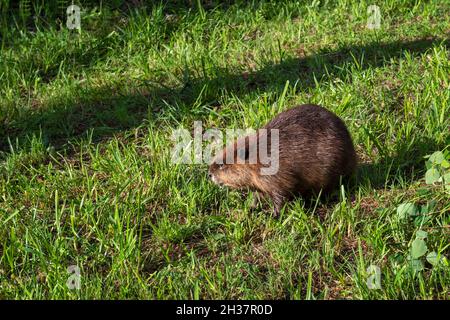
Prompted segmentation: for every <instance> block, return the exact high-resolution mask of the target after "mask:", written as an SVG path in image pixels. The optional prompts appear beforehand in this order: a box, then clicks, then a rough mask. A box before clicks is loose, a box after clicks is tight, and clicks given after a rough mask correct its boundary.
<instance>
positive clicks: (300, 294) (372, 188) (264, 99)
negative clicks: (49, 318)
mask: <svg viewBox="0 0 450 320" xmlns="http://www.w3.org/2000/svg"><path fill="white" fill-rule="evenodd" d="M8 3H9V1H3V2H2V4H0V13H1V14H2V19H1V25H0V27H1V28H2V32H1V36H0V39H1V44H2V45H1V48H0V61H1V63H0V221H1V223H0V298H8V299H10V298H20V299H31V298H33V299H48V298H55V299H56V298H58V299H93V298H95V299H98V298H105V299H117V298H124V299H133V298H141V299H191V298H192V299H199V298H202V299H216V298H226V299H228V298H239V299H241V298H242V299H250V298H251V299H263V298H265V299H336V298H338V299H339V298H341V299H342V298H350V299H448V298H449V297H450V296H449V284H450V271H449V265H448V260H447V259H448V258H449V257H450V254H449V251H450V250H449V247H450V244H449V243H450V241H449V240H450V214H449V213H450V203H449V201H448V199H449V191H448V188H447V189H446V188H445V186H444V185H443V184H442V183H440V182H436V183H427V180H426V179H425V178H424V177H425V173H426V170H427V168H426V159H425V158H424V156H426V155H430V154H432V153H433V152H435V151H443V152H444V155H445V156H448V151H450V148H449V145H450V130H449V129H450V120H449V119H450V117H449V115H450V106H449V102H450V90H449V89H450V78H449V74H450V62H449V52H450V51H449V50H450V49H449V34H450V15H449V14H448V8H449V3H448V2H447V1H426V2H424V1H407V0H403V1H393V0H387V1H376V4H377V6H378V7H379V9H380V17H381V20H380V22H381V23H380V28H379V29H370V28H368V27H367V22H368V19H371V17H370V16H371V15H372V13H370V12H369V13H368V6H369V5H371V4H372V3H371V2H366V1H354V2H353V1H345V0H338V1H320V2H319V1H276V2H273V1H272V2H266V1H253V2H248V3H247V2H246V1H242V2H239V1H227V2H222V3H221V4H218V3H219V2H218V1H176V2H173V3H172V4H170V5H165V6H161V5H151V4H147V5H145V4H142V3H141V1H134V2H133V5H126V4H125V3H126V2H125V1H114V2H111V3H115V5H114V6H113V5H110V6H106V5H104V4H103V5H101V6H98V5H97V6H96V5H94V4H92V3H91V2H89V1H82V3H79V5H80V7H81V23H80V29H79V30H77V29H73V30H70V29H68V28H67V26H66V23H65V22H66V19H67V17H66V12H65V8H60V7H56V6H52V1H49V2H47V1H46V2H45V3H46V4H45V5H44V4H43V2H42V1H36V2H33V3H37V4H33V5H31V4H30V5H29V8H28V9H27V8H25V9H23V8H22V9H20V8H19V7H17V6H16V5H14V4H13V2H11V3H10V4H9V7H8ZM149 3H150V2H149ZM27 10H28V11H27ZM301 103H316V104H321V105H323V106H325V107H327V108H328V109H330V110H332V111H333V112H335V113H336V114H337V115H339V116H340V117H341V118H342V119H343V120H344V121H345V123H346V124H347V126H348V128H349V131H350V132H351V134H352V137H353V139H354V142H355V146H356V149H357V152H358V156H359V158H360V165H359V168H358V172H357V173H356V175H355V177H353V179H352V180H351V181H350V182H348V183H346V184H344V185H342V187H341V188H340V189H339V190H338V191H337V192H336V193H335V195H334V196H332V197H327V198H323V197H320V198H318V199H316V201H314V203H307V202H305V201H304V200H303V199H301V198H299V199H296V200H295V201H293V202H291V203H290V204H289V205H288V206H287V207H285V209H284V211H283V212H282V214H281V216H280V217H279V218H273V217H272V216H271V215H270V213H271V211H272V208H271V204H270V203H266V204H264V205H263V206H262V207H260V208H259V209H257V210H251V208H250V206H251V202H252V194H246V193H243V192H237V191H232V190H227V189H220V188H217V187H216V186H214V185H213V184H212V183H211V182H210V181H208V179H207V165H205V164H191V165H187V164H173V163H172V162H171V154H172V151H173V141H172V139H171V135H172V132H173V130H175V129H178V128H182V127H183V128H186V129H188V130H190V131H192V130H193V123H194V121H202V125H203V128H204V129H207V128H219V129H225V128H248V127H253V128H257V127H259V126H262V125H263V124H264V123H266V122H267V121H268V120H269V119H271V118H272V117H273V116H274V115H276V114H277V113H279V112H281V111H282V110H286V109H288V108H291V107H293V106H295V105H297V104H301ZM428 182H429V181H428ZM404 204H411V205H414V208H419V209H417V210H418V212H419V213H420V214H419V213H414V212H412V211H408V213H407V214H406V217H405V215H404V214H403V211H402V210H401V209H398V208H399V207H400V208H403V207H401V206H402V205H404ZM424 208H425V209H424ZM423 231H425V232H427V234H426V236H424V235H423V233H421V232H423ZM424 239H425V240H424ZM423 241H426V252H427V254H428V253H432V252H434V253H436V254H437V256H438V258H437V260H438V261H439V262H438V263H430V261H433V260H430V259H431V258H430V256H427V258H425V257H426V256H425V255H424V254H423V253H419V254H418V253H417V252H418V251H417V250H419V251H420V250H421V249H420V248H419V249H418V246H419V245H421V246H422V247H423V244H424V242H423ZM412 255H413V256H414V255H415V257H412V258H411V256H412ZM445 257H447V259H446V258H445ZM411 259H412V260H411ZM434 261H436V260H434ZM369 266H373V267H371V268H375V269H376V268H379V274H380V276H381V277H380V281H379V283H378V284H379V285H380V286H378V285H376V286H375V287H371V286H370V285H368V279H369V278H370V277H371V274H370V272H369V271H368V268H369ZM68 268H69V269H68Z"/></svg>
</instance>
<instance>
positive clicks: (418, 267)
mask: <svg viewBox="0 0 450 320" xmlns="http://www.w3.org/2000/svg"><path fill="white" fill-rule="evenodd" d="M411 268H412V269H413V270H414V271H422V270H423V269H424V265H423V262H422V261H420V260H418V259H413V260H411Z"/></svg>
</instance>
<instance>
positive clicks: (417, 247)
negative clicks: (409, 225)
mask: <svg viewBox="0 0 450 320" xmlns="http://www.w3.org/2000/svg"><path fill="white" fill-rule="evenodd" d="M427 251H428V248H427V244H426V243H425V241H424V240H423V239H420V238H416V239H415V240H414V241H413V243H412V245H411V257H412V258H413V259H418V258H420V257H422V256H423V255H424V254H425V253H427Z"/></svg>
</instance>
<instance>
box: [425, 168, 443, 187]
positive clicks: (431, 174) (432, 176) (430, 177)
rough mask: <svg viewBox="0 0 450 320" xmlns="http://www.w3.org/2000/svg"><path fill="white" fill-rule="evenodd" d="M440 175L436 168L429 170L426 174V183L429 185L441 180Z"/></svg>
mask: <svg viewBox="0 0 450 320" xmlns="http://www.w3.org/2000/svg"><path fill="white" fill-rule="evenodd" d="M439 177H440V174H439V171H438V170H437V169H436V168H431V169H428V170H427V172H426V173H425V182H426V183H427V184H433V183H435V182H436V181H438V180H439Z"/></svg>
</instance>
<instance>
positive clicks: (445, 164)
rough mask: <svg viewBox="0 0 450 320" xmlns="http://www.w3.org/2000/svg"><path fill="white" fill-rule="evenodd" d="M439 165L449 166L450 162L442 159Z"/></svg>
mask: <svg viewBox="0 0 450 320" xmlns="http://www.w3.org/2000/svg"><path fill="white" fill-rule="evenodd" d="M441 167H442V168H450V162H448V161H447V160H445V159H444V160H442V162H441Z"/></svg>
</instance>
